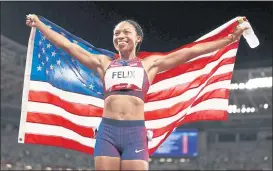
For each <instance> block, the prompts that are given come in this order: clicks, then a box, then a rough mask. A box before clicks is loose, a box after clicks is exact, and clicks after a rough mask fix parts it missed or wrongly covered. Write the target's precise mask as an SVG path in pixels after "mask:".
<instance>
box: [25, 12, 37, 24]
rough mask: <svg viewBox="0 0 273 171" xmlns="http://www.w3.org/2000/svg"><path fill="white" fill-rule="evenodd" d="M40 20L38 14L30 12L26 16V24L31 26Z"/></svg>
mask: <svg viewBox="0 0 273 171" xmlns="http://www.w3.org/2000/svg"><path fill="white" fill-rule="evenodd" d="M39 21H40V20H39V18H38V16H37V15H35V14H29V15H27V16H26V25H27V26H29V27H36V26H37V23H38V22H39Z"/></svg>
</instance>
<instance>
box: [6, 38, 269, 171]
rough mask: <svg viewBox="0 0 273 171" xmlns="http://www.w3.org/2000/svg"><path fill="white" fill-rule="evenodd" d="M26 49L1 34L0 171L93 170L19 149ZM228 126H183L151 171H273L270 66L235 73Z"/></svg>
mask: <svg viewBox="0 0 273 171" xmlns="http://www.w3.org/2000/svg"><path fill="white" fill-rule="evenodd" d="M26 51H27V47H26V46H25V45H22V44H19V43H18V42H15V41H13V40H11V39H10V38H8V37H5V36H4V35H2V34H1V170H38V169H43V170H56V169H57V170H87V169H90V170H92V169H94V166H93V159H92V156H89V155H86V154H83V153H79V152H76V151H72V150H67V149H62V148H57V147H47V146H39V145H30V144H18V143H17V137H18V129H19V121H20V107H21V96H22V89H23V76H24V69H25V59H26ZM229 104H230V105H229V110H228V111H229V120H228V121H226V122H198V123H193V124H187V125H183V126H181V127H179V128H177V129H176V131H175V132H174V133H173V134H172V135H171V136H170V137H169V139H168V140H167V141H166V142H165V143H164V144H163V145H162V146H161V147H160V148H159V149H158V150H157V152H156V153H155V154H154V155H153V156H152V157H151V158H150V169H152V170H157V169H158V170H169V169H171V170H175V169H180V170H181V169H183V170H196V169H197V170H235V169H236V170H237V169H240V170H254V169H255V170H272V65H271V67H253V68H248V69H236V70H235V72H234V74H233V79H232V87H231V95H230V102H229Z"/></svg>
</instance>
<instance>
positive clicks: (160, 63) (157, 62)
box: [148, 26, 247, 72]
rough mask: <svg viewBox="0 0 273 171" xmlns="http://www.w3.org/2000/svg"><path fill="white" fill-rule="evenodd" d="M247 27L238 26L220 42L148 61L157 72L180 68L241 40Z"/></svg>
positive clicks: (216, 41)
mask: <svg viewBox="0 0 273 171" xmlns="http://www.w3.org/2000/svg"><path fill="white" fill-rule="evenodd" d="M246 29H247V27H245V28H241V27H240V26H237V27H236V28H235V30H234V31H233V33H232V34H230V35H228V36H227V37H224V38H222V39H219V40H215V41H211V42H206V43H200V44H197V45H194V46H192V47H190V48H184V49H181V50H178V51H175V52H173V53H170V54H168V55H166V56H164V57H163V56H152V57H151V59H148V61H149V63H151V68H153V69H155V70H156V72H162V71H165V70H169V69H171V68H174V67H175V66H178V65H180V64H183V63H185V62H187V61H189V60H191V59H193V58H195V57H197V56H200V55H203V54H206V53H210V52H214V51H216V50H218V49H221V48H223V47H225V46H227V45H229V44H230V43H232V42H234V41H237V40H239V39H240V37H241V35H242V33H243V31H244V30H246Z"/></svg>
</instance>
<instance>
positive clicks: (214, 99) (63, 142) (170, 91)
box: [18, 17, 239, 155]
mask: <svg viewBox="0 0 273 171" xmlns="http://www.w3.org/2000/svg"><path fill="white" fill-rule="evenodd" d="M237 19H238V18H237V17H236V18H234V19H232V20H230V21H229V22H227V23H225V24H224V25H222V26H220V27H219V28H217V29H215V30H213V31H212V32H210V33H208V34H206V35H204V36H203V37H201V38H200V39H198V40H196V41H194V42H192V43H190V44H187V45H185V46H183V47H180V48H178V49H176V50H180V49H182V48H186V47H191V46H193V45H196V44H200V43H203V42H208V41H214V40H217V39H220V38H223V37H225V36H227V35H228V34H230V33H231V32H232V31H233V29H234V27H235V26H236V25H237ZM40 20H41V21H42V22H44V23H45V24H46V25H47V26H48V27H49V28H50V29H52V30H54V31H56V32H58V33H59V34H62V35H63V36H65V37H66V38H67V39H69V40H70V41H71V42H73V43H76V44H78V45H79V46H81V47H82V48H84V49H85V50H87V51H89V52H90V53H92V54H104V55H106V56H108V57H109V58H111V59H115V58H117V57H118V55H117V54H115V53H114V52H111V51H108V50H105V49H100V48H96V47H95V46H93V45H92V44H90V43H88V42H86V41H84V40H82V39H80V38H78V37H76V36H74V35H72V34H71V33H69V32H68V31H66V30H64V29H63V28H61V27H59V26H57V25H56V24H54V23H52V22H50V21H48V20H47V19H45V18H43V17H40ZM238 43H239V42H234V43H232V44H230V45H228V46H226V47H224V48H222V49H219V50H217V51H215V52H212V53H209V54H204V55H201V56H198V57H196V58H194V59H192V60H190V61H188V62H186V63H184V64H182V65H179V66H177V67H175V68H172V69H170V70H167V71H164V72H161V73H158V74H157V75H156V77H155V79H154V81H153V83H152V85H151V87H150V89H149V91H148V94H147V96H146V99H145V105H144V111H145V113H144V115H145V125H146V127H147V129H148V130H151V131H152V132H153V139H152V141H149V153H150V155H152V153H153V152H154V151H155V150H156V149H157V148H158V147H159V146H160V145H161V144H162V143H163V142H164V141H165V139H166V138H167V137H168V136H169V135H170V134H171V133H172V131H173V130H174V129H175V128H176V127H178V126H180V125H181V124H184V123H189V122H197V121H203V120H215V121H216V120H226V119H227V109H228V98H229V90H230V82H231V78H232V73H233V69H234V62H235V56H236V53H237V48H238ZM176 50H174V51H176ZM168 53H170V52H168ZM168 53H162V52H140V53H139V58H142V59H143V58H146V57H149V56H151V55H155V54H156V55H160V56H162V57H163V56H164V55H166V54H168ZM103 93H104V92H103V84H102V81H101V80H100V79H99V76H98V74H97V73H96V72H94V71H93V70H90V69H89V68H87V67H85V66H84V65H82V64H81V63H79V61H78V60H77V59H76V58H74V57H72V56H70V55H69V54H68V53H66V52H65V51H63V50H62V49H60V48H58V47H56V46H55V45H54V44H52V43H51V42H50V41H48V40H47V39H46V37H45V36H44V35H43V34H42V33H41V32H40V31H39V30H38V29H36V28H32V30H31V33H30V38H29V44H28V52H27V60H26V68H25V76H24V89H23V97H22V108H21V120H20V130H19V135H18V142H19V143H28V144H40V145H47V146H59V147H62V148H67V149H73V150H77V151H81V152H84V153H88V154H93V153H94V146H95V143H96V139H95V137H94V132H95V129H96V128H97V127H98V126H99V124H100V121H101V119H102V112H103V105H104V100H103Z"/></svg>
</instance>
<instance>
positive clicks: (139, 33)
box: [121, 20, 144, 53]
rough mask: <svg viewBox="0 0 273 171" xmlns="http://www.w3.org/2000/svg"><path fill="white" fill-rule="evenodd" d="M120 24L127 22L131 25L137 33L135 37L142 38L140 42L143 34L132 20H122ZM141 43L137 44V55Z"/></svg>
mask: <svg viewBox="0 0 273 171" xmlns="http://www.w3.org/2000/svg"><path fill="white" fill-rule="evenodd" d="M121 22H128V23H130V24H131V25H133V26H134V27H135V30H136V32H137V35H138V36H140V37H142V40H143V37H144V33H143V30H142V28H141V26H140V25H139V24H138V23H137V22H136V21H134V20H123V21H121ZM141 43H142V41H140V42H139V43H138V44H137V47H136V53H138V51H139V50H140V45H141Z"/></svg>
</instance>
